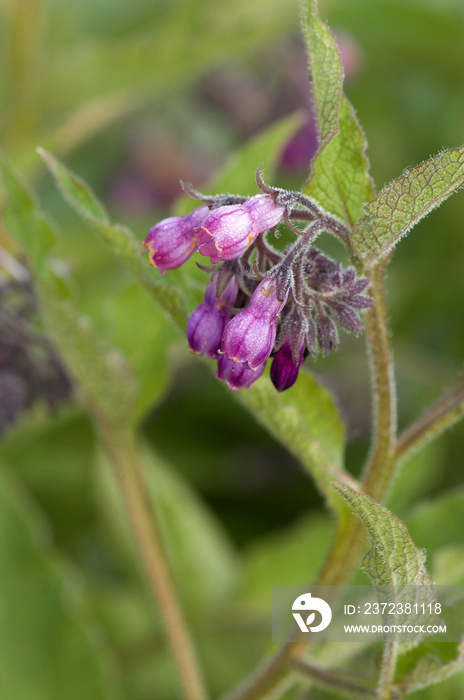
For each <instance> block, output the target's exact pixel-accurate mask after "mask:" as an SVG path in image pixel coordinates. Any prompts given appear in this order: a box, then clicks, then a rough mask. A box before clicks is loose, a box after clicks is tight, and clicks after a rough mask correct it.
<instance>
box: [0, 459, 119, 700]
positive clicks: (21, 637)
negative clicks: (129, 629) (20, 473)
mask: <svg viewBox="0 0 464 700" xmlns="http://www.w3.org/2000/svg"><path fill="white" fill-rule="evenodd" d="M0 551H1V553H2V555H1V560H2V561H1V566H0V591H1V614H0V616H1V624H0V675H1V688H2V696H3V697H5V698H15V699H16V698H17V700H23V699H24V700H27V699H28V698H34V700H59V699H60V698H67V699H69V700H82V698H92V699H93V698H95V700H109V698H110V697H111V698H115V697H119V693H118V692H116V690H115V689H113V692H111V693H110V692H109V691H108V688H107V687H106V679H105V675H106V668H105V662H104V658H102V657H103V655H104V650H103V649H102V646H101V642H99V643H95V636H94V635H91V633H90V629H89V623H90V620H89V619H88V616H87V614H86V613H84V612H83V611H82V610H81V609H80V606H79V607H78V606H77V605H76V603H77V600H76V592H77V589H76V584H77V583H78V582H77V581H76V580H75V577H73V576H72V575H71V572H70V571H69V570H67V569H66V568H65V567H64V566H63V565H62V563H61V562H59V561H58V560H57V559H56V556H55V554H54V553H53V551H52V549H51V548H50V545H49V533H48V531H47V530H46V528H45V527H44V523H43V522H42V520H41V518H40V517H39V514H38V513H37V512H36V511H34V510H33V508H32V507H31V505H30V504H29V503H28V501H27V499H26V498H25V495H24V494H23V493H22V492H21V491H20V489H19V488H18V487H17V486H16V485H15V483H14V482H13V481H12V479H11V477H10V476H9V475H8V473H7V471H6V470H5V468H3V467H2V468H1V469H0ZM92 625H94V622H93V621H92Z"/></svg>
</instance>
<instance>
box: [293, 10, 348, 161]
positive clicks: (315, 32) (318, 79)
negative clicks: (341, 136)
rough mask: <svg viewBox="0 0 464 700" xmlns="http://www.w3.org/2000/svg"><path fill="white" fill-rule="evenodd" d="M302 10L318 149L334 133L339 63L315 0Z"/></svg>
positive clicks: (339, 94)
mask: <svg viewBox="0 0 464 700" xmlns="http://www.w3.org/2000/svg"><path fill="white" fill-rule="evenodd" d="M306 12H307V16H306V21H305V23H304V26H303V29H304V33H305V36H306V45H307V49H308V57H309V70H310V75H311V87H312V97H313V101H314V106H315V108H316V115H317V123H318V131H319V151H322V150H323V148H324V147H325V146H326V145H327V144H328V143H329V142H330V141H331V140H332V139H333V138H334V136H335V135H336V134H337V133H338V112H339V109H340V100H341V98H342V86H343V66H342V61H341V58H340V54H339V52H338V48H337V44H336V41H335V39H334V37H333V36H332V34H331V33H330V30H329V28H328V26H327V25H326V24H325V23H324V22H323V21H322V20H321V19H320V17H319V16H318V12H317V2H316V0H308V2H307V7H306Z"/></svg>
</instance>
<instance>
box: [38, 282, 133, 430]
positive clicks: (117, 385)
mask: <svg viewBox="0 0 464 700" xmlns="http://www.w3.org/2000/svg"><path fill="white" fill-rule="evenodd" d="M38 290H39V297H40V301H41V307H42V313H43V316H44V318H45V321H46V324H47V326H48V329H49V331H50V333H51V335H52V338H53V340H54V341H55V343H56V345H57V347H58V350H59V351H60V354H61V356H62V357H63V359H64V361H65V362H66V364H67V366H68V368H69V370H70V372H71V374H72V375H73V377H74V378H75V379H76V381H77V384H78V386H79V388H80V390H81V392H82V394H83V395H84V399H85V402H86V404H87V406H88V408H89V409H90V411H91V413H92V414H93V416H94V418H97V419H98V422H100V420H101V421H103V422H104V423H108V424H109V426H110V427H111V428H112V429H113V430H117V431H126V430H127V429H128V427H129V426H130V425H131V424H132V423H133V421H134V409H135V401H136V396H137V387H136V382H135V377H134V374H133V370H132V368H131V367H130V365H129V363H128V362H127V360H126V359H125V358H124V357H123V356H122V355H121V354H120V353H119V352H118V351H117V350H115V349H114V348H109V347H107V346H106V345H105V344H104V343H103V342H101V341H100V339H99V338H98V337H97V335H96V333H95V329H94V328H93V326H92V324H91V322H90V320H89V319H88V318H86V317H84V316H80V315H79V313H78V311H77V310H76V309H75V308H74V307H73V306H72V304H71V303H70V302H69V301H67V300H63V299H59V298H57V296H56V294H55V293H54V291H53V290H52V289H51V288H50V286H49V285H48V284H46V283H45V282H44V281H42V282H40V283H39V284H38Z"/></svg>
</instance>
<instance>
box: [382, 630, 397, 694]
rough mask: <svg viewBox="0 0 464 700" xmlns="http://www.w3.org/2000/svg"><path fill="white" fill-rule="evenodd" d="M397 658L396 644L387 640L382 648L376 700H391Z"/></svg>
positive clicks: (391, 640) (393, 640)
mask: <svg viewBox="0 0 464 700" xmlns="http://www.w3.org/2000/svg"><path fill="white" fill-rule="evenodd" d="M397 658H398V642H397V641H395V639H388V640H387V641H386V642H385V644H384V648H383V655H382V670H381V672H380V679H379V687H378V689H377V697H378V700H392V698H393V697H394V696H393V695H392V690H393V688H392V686H393V681H394V680H395V669H396V661H397Z"/></svg>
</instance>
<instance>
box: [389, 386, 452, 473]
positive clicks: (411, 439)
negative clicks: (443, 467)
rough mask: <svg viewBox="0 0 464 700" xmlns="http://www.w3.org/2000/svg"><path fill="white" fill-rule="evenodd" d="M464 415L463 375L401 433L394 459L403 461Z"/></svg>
mask: <svg viewBox="0 0 464 700" xmlns="http://www.w3.org/2000/svg"><path fill="white" fill-rule="evenodd" d="M463 417H464V377H461V378H460V380H459V381H458V383H457V384H456V385H455V386H454V387H452V388H451V389H450V390H449V391H447V392H446V393H445V394H443V396H441V397H440V398H439V399H438V401H436V402H435V403H434V404H432V406H430V407H429V408H428V409H427V410H426V411H425V413H423V415H422V416H421V417H420V418H418V419H417V420H416V421H415V422H414V423H412V425H410V426H409V427H408V428H406V430H405V431H404V432H403V433H401V435H400V436H399V438H398V442H397V444H396V459H397V461H398V462H400V461H401V462H402V461H405V460H406V459H408V457H410V456H411V455H412V454H414V452H417V451H418V450H420V449H421V448H422V447H424V445H426V444H427V442H429V441H430V440H432V438H435V437H437V435H439V434H440V433H442V432H444V431H445V430H446V429H447V428H450V427H451V426H452V425H454V424H455V423H457V422H458V421H459V420H461V419H462V418H463Z"/></svg>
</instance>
